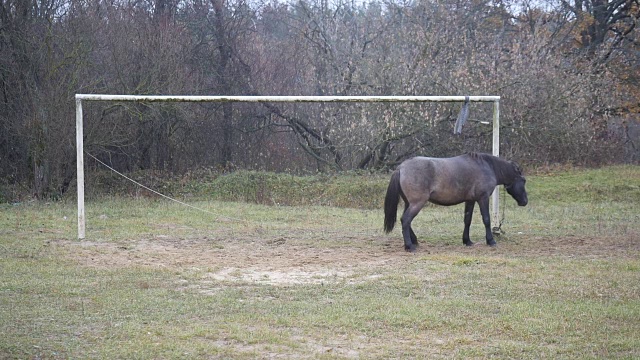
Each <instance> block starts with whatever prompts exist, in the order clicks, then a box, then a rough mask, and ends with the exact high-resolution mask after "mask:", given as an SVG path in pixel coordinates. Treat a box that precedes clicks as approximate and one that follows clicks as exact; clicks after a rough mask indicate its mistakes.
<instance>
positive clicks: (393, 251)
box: [57, 234, 640, 285]
mask: <svg viewBox="0 0 640 360" xmlns="http://www.w3.org/2000/svg"><path fill="white" fill-rule="evenodd" d="M334 240H335V239H334ZM503 240H505V241H499V245H498V246H497V247H496V248H489V247H487V246H485V245H476V246H474V247H471V248H467V247H464V246H462V245H461V244H460V245H458V244H456V245H432V244H423V245H422V246H421V247H420V248H419V250H418V251H417V252H416V253H414V254H409V253H406V252H404V251H403V250H402V244H401V240H400V239H397V238H396V237H386V236H382V235H380V236H378V237H363V238H356V237H352V236H349V237H348V238H345V239H344V241H341V242H339V244H341V245H335V244H336V242H335V241H333V242H332V243H331V244H330V245H328V246H326V247H323V245H326V244H323V243H322V241H318V242H315V243H314V245H311V246H310V245H309V244H308V243H307V244H304V243H300V242H298V241H296V240H294V238H293V237H289V238H287V237H275V238H268V237H265V238H251V239H245V240H237V241H231V240H229V239H227V238H224V237H211V238H209V237H204V238H195V239H186V240H185V239H178V238H172V237H170V236H165V235H158V236H155V237H153V238H147V239H140V240H136V241H130V242H128V243H126V244H125V243H100V242H89V241H83V242H70V241H58V242H57V245H58V246H60V247H63V248H66V249H67V250H68V251H66V252H67V253H68V254H70V256H71V257H72V258H74V259H75V260H76V261H78V262H79V263H80V264H81V265H84V266H88V267H97V268H121V267H127V266H143V267H151V268H167V269H183V270H184V269H193V270H197V271H203V272H206V274H207V277H209V278H210V279H211V280H216V281H242V282H255V283H262V284H272V285H289V284H304V283H320V282H326V281H345V280H347V281H359V280H358V279H361V278H362V276H364V275H362V274H367V275H366V276H369V277H371V276H376V275H371V274H372V273H374V274H375V273H376V271H371V270H372V269H380V270H381V271H382V270H383V269H384V268H385V267H387V266H394V265H395V266H397V265H399V264H401V263H404V262H410V261H414V260H415V257H416V256H419V257H425V256H426V257H430V256H442V255H446V256H454V257H455V256H463V257H474V256H495V257H509V258H518V257H525V258H526V257H548V256H561V257H567V258H585V259H595V258H603V259H604V258H608V257H616V258H619V257H629V258H633V259H638V258H640V236H638V234H631V236H626V237H611V238H576V237H565V238H543V237H534V238H531V237H527V238H524V237H523V238H514V239H510V240H506V239H503ZM350 244H358V245H359V246H349V245H350ZM363 244H364V245H363Z"/></svg>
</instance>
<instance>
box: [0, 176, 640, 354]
mask: <svg viewBox="0 0 640 360" xmlns="http://www.w3.org/2000/svg"><path fill="white" fill-rule="evenodd" d="M234 176H241V177H245V178H246V179H249V180H255V179H256V178H258V181H257V182H251V181H249V180H247V182H246V183H243V185H242V188H238V189H234V188H233V184H234V182H235V181H229V178H226V179H224V178H223V179H216V180H215V182H207V183H206V184H200V185H183V186H182V189H183V192H182V194H183V195H184V196H185V198H186V199H188V202H189V203H190V204H192V205H195V206H198V207H201V208H204V209H206V210H208V211H209V213H203V212H198V211H194V210H192V209H189V208H184V207H182V206H180V205H178V204H175V203H172V202H167V201H165V200H157V199H150V198H147V197H141V196H138V197H122V196H120V197H100V196H94V197H92V198H91V200H90V201H89V202H88V203H87V238H86V239H85V240H84V241H78V240H76V231H77V228H76V221H75V217H76V210H75V202H74V199H68V200H63V201H60V202H53V203H44V202H41V203H39V202H28V203H20V204H0V359H14V358H15V359H67V358H75V359H87V358H91V359H183V358H194V359H218V358H234V359H238V358H239V359H243V358H247V359H253V358H293V359H307V358H310V359H315V358H318V359H325V358H326V359H333V358H347V359H349V358H365V359H368V358H373V359H387V358H435V359H437V358H459V359H473V358H478V359H479V358H498V359H500V358H509V359H513V358H515V359H540V358H553V359H562V358H565V359H568V358H571V359H590V358H591V359H600V358H617V359H637V358H640V230H639V228H638V224H639V223H640V214H639V213H640V168H639V167H610V168H605V169H599V170H571V171H565V172H561V173H560V172H558V173H555V172H551V173H546V174H539V175H536V176H529V177H528V182H527V186H528V190H529V205H528V206H527V207H524V208H520V207H517V206H516V205H515V203H514V202H513V201H512V200H511V199H507V206H506V213H505V223H504V225H503V228H504V230H505V231H506V233H505V234H504V235H502V236H500V237H499V238H497V241H498V246H497V247H496V248H489V247H487V246H485V245H476V246H474V247H471V248H466V247H464V246H462V227H463V225H462V217H463V214H462V212H463V206H461V205H460V206H455V207H449V208H447V207H436V206H430V207H427V208H425V209H424V210H423V212H422V213H421V214H420V215H419V216H418V217H417V218H416V220H415V221H414V229H415V231H416V234H417V235H418V238H419V240H420V241H421V246H420V247H419V249H418V251H417V252H416V253H414V254H409V253H405V252H404V251H403V244H402V240H401V235H400V231H399V229H396V230H394V231H393V232H392V233H391V234H389V235H387V234H384V233H383V232H382V218H383V214H382V206H381V205H382V198H383V196H384V189H385V187H386V182H387V178H388V177H387V176H372V175H367V176H364V175H362V176H361V177H359V176H357V175H349V176H337V177H327V178H322V179H319V178H311V179H307V178H294V177H287V178H283V177H281V176H276V175H264V174H262V175H256V174H254V173H249V174H240V175H234ZM246 179H244V180H246ZM273 179H276V180H273ZM287 181H290V182H293V184H294V185H291V186H285V185H286V184H287ZM238 183H241V182H238ZM273 184H276V185H273ZM365 185H366V186H365ZM216 188H218V190H216ZM220 188H224V189H225V191H222V192H221V191H220V190H219V189H220ZM185 189H186V190H185ZM247 189H249V190H247ZM323 189H324V190H323ZM327 189H330V190H327ZM216 191H217V192H216ZM176 192H178V193H180V191H176ZM187 193H188V195H186V194H187ZM224 194H227V195H228V196H236V197H237V199H238V200H239V199H243V200H246V201H248V202H238V201H235V202H234V201H221V200H234V199H236V198H233V197H232V198H225V196H224ZM229 194H231V195H229ZM234 194H235V195H234ZM309 194H312V195H309ZM209 199H215V200H209ZM349 203H351V204H355V205H354V206H357V208H344V207H335V206H326V205H339V206H345V205H346V204H349ZM282 204H288V205H286V206H285V205H282ZM292 204H293V205H295V206H289V205H292ZM320 205H323V206H320ZM479 218H480V217H479V216H478V213H477V210H476V216H475V218H474V223H473V225H472V232H471V238H472V240H474V241H475V242H476V243H478V244H483V243H484V240H483V239H482V236H483V227H482V224H481V221H480V219H479Z"/></svg>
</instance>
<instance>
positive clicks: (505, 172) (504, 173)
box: [467, 152, 522, 179]
mask: <svg viewBox="0 0 640 360" xmlns="http://www.w3.org/2000/svg"><path fill="white" fill-rule="evenodd" d="M467 155H468V156H469V157H470V158H471V159H473V160H475V161H480V162H485V163H487V164H488V165H489V166H491V167H492V168H493V171H494V172H495V173H496V176H497V177H498V178H501V179H515V178H516V177H518V176H522V170H521V169H520V166H518V164H516V163H515V162H513V161H509V160H505V159H501V158H499V157H497V156H493V155H490V154H485V153H476V152H470V153H467Z"/></svg>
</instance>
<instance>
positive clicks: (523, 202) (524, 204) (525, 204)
mask: <svg viewBox="0 0 640 360" xmlns="http://www.w3.org/2000/svg"><path fill="white" fill-rule="evenodd" d="M528 203H529V200H528V199H524V200H522V201H518V206H527V204H528Z"/></svg>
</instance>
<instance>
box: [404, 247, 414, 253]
mask: <svg viewBox="0 0 640 360" xmlns="http://www.w3.org/2000/svg"><path fill="white" fill-rule="evenodd" d="M404 250H405V251H406V252H411V253H412V252H416V247H415V246H410V247H406V246H405V247H404Z"/></svg>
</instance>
